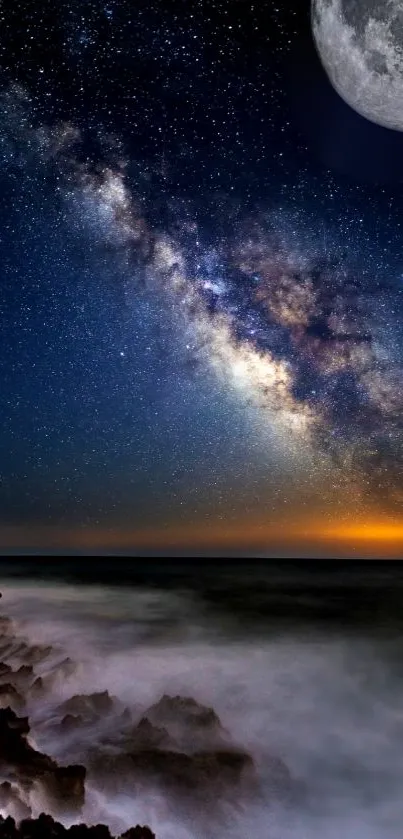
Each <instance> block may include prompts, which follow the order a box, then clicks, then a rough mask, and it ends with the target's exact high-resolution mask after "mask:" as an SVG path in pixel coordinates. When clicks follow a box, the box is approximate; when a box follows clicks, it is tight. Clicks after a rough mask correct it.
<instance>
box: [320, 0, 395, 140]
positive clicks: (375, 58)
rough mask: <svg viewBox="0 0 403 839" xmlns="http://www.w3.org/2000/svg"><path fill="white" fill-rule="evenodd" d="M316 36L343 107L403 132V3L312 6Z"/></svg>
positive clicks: (333, 1)
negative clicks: (344, 104) (344, 105)
mask: <svg viewBox="0 0 403 839" xmlns="http://www.w3.org/2000/svg"><path fill="white" fill-rule="evenodd" d="M312 31H313V36H314V40H315V44H316V48H317V50H318V53H319V56H320V59H321V61H322V64H323V66H324V68H325V70H326V73H327V75H328V77H329V79H330V81H331V83H332V85H333V87H334V88H335V89H336V90H337V92H338V93H339V95H340V96H341V97H342V98H343V99H344V101H345V102H347V104H348V105H350V106H351V107H352V108H354V110H356V111H357V112H358V113H359V114H361V116H364V117H366V118H367V119H369V120H370V121H371V122H375V123H377V124H378V125H382V126H384V127H386V128H393V129H395V130H396V131H403V3H402V0H312Z"/></svg>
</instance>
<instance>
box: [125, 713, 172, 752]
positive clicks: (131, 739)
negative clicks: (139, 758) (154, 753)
mask: <svg viewBox="0 0 403 839" xmlns="http://www.w3.org/2000/svg"><path fill="white" fill-rule="evenodd" d="M170 745H171V746H172V741H171V738H170V736H169V734H168V732H167V730H166V729H165V728H158V727H157V726H156V725H153V724H152V722H150V720H149V719H148V718H147V717H142V719H141V720H140V722H139V723H138V724H137V725H136V726H133V727H131V728H130V729H129V730H128V731H127V732H126V737H125V742H124V748H125V751H132V750H133V749H135V750H137V749H144V748H146V749H150V748H155V749H160V748H164V747H169V746H170Z"/></svg>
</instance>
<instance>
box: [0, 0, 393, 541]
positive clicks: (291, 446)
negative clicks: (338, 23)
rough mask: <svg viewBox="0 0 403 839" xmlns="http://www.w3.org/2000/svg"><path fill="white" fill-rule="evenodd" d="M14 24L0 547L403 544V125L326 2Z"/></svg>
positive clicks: (79, 4)
mask: <svg viewBox="0 0 403 839" xmlns="http://www.w3.org/2000/svg"><path fill="white" fill-rule="evenodd" d="M0 21H1V29H0V32H1V39H0V66H1V74H0V80H1V92H0V101H1V107H0V161H1V168H0V267H1V285H0V318H1V354H0V365H1V374H0V376H1V378H0V382H1V391H0V392H1V399H0V425H1V446H0V448H1V459H0V469H1V483H0V546H1V549H2V550H3V551H7V549H8V548H12V549H14V550H16V549H20V548H21V549H23V550H27V551H29V550H33V549H41V548H44V549H50V548H52V547H55V548H56V549H57V550H58V551H60V552H63V551H64V550H78V551H83V552H84V551H91V550H101V549H105V550H111V551H115V550H117V551H119V550H122V551H128V552H130V551H132V552H134V553H135V552H136V551H140V550H143V549H147V550H154V549H155V550H158V551H161V552H162V553H164V552H167V553H169V552H170V551H176V550H179V549H182V548H183V549H184V548H189V549H190V550H193V551H195V552H198V551H200V552H202V553H203V552H210V551H212V552H214V550H217V549H220V550H222V551H224V552H225V551H228V552H230V553H231V552H234V551H237V550H241V551H243V550H246V551H255V552H257V553H259V552H260V553H261V554H263V555H267V556H270V555H271V553H278V552H279V553H285V554H287V553H291V554H296V555H301V556H309V555H316V553H320V552H321V551H324V552H325V553H327V554H328V555H332V554H334V553H336V554H337V553H340V554H341V555H344V554H347V555H350V554H353V555H361V554H362V555H367V554H368V555H381V556H382V555H397V554H398V553H399V552H400V551H401V549H402V545H403V517H402V501H403V481H402V450H403V449H402V443H403V427H402V408H403V404H402V403H403V367H402V361H403V337H402V314H403V294H402V292H403V247H402V244H403V134H399V133H397V132H393V131H389V130H387V129H382V128H380V127H378V126H376V125H374V124H372V123H370V122H367V121H366V120H365V119H363V118H362V117H360V116H358V115H357V114H355V113H354V112H353V111H352V110H351V109H350V108H349V107H348V106H347V105H345V104H344V102H343V101H342V100H341V99H340V98H339V97H338V95H337V94H336V93H335V92H334V91H333V89H332V88H331V86H330V84H329V82H328V81H327V79H326V77H325V74H324V71H323V70H322V68H321V65H320V62H319V59H318V58H317V56H316V54H315V50H314V46H313V43H312V39H311V34H310V21H309V3H308V2H307V0H290V2H287V3H286V4H285V3H281V2H277V0H268V2H267V3H263V4H262V3H253V2H244V0H222V2H218V0H217V2H210V0H204V2H196V0H182V2H179V1H178V2H176V0H175V2H172V0H171V2H170V3H169V4H168V3H163V2H157V0H147V2H145V0H136V2H134V0H133V2H127V0H110V2H106V1H105V0H76V2H74V0H47V2H45V1H44V0H42V2H41V0H38V1H37V2H35V3H34V2H32V0H31V2H25V0H22V2H19V3H16V2H15V0H3V3H2V6H1V10H0Z"/></svg>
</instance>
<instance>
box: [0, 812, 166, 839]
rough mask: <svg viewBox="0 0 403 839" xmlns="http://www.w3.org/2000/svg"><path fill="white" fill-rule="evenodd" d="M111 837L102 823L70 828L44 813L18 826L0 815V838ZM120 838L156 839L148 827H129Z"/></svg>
mask: <svg viewBox="0 0 403 839" xmlns="http://www.w3.org/2000/svg"><path fill="white" fill-rule="evenodd" d="M64 837H70V839H111V834H110V831H109V828H108V827H106V825H104V824H96V825H93V826H91V827H88V826H87V825H85V824H74V825H72V827H70V828H65V827H63V825H62V824H60V823H59V822H57V821H55V820H54V819H53V818H52V816H48V815H46V814H45V813H41V815H40V816H39V817H38V818H37V819H23V820H22V821H21V822H20V824H19V826H18V827H17V826H16V823H15V821H14V819H13V818H11V817H10V816H9V817H8V818H6V819H5V818H3V817H2V816H0V839H64ZM120 839H156V838H155V834H154V833H153V832H152V830H150V828H149V827H141V826H140V825H137V827H131V828H129V830H127V831H126V832H125V833H123V835H122V836H121V837H120Z"/></svg>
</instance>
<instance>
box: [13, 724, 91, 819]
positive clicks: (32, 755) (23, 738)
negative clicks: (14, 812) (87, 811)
mask: <svg viewBox="0 0 403 839" xmlns="http://www.w3.org/2000/svg"><path fill="white" fill-rule="evenodd" d="M29 730H30V729H29V722H28V717H18V716H17V715H16V713H15V712H14V711H13V710H12V709H11V708H2V709H0V770H1V773H2V775H3V777H4V776H5V775H10V774H11V775H12V776H14V777H16V778H17V779H18V781H20V782H22V784H23V785H25V786H26V787H28V788H30V787H31V786H32V785H33V784H34V782H39V784H40V785H41V786H42V787H43V789H44V792H45V793H46V795H47V796H48V797H49V800H50V801H51V803H52V806H53V807H54V808H55V810H56V812H60V813H61V812H65V811H66V812H70V813H72V812H79V811H80V810H81V808H82V807H83V804H84V796H85V785H84V784H85V776H86V770H85V767H84V766H80V765H79V764H73V765H70V766H59V765H58V764H57V763H56V761H55V760H53V759H52V758H51V757H49V756H48V755H45V754H42V752H39V751H37V750H36V749H34V748H33V746H31V745H30V744H29V743H28V740H27V736H28V734H29Z"/></svg>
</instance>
